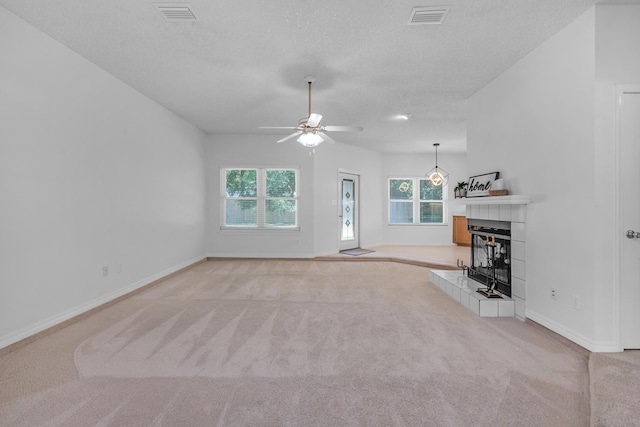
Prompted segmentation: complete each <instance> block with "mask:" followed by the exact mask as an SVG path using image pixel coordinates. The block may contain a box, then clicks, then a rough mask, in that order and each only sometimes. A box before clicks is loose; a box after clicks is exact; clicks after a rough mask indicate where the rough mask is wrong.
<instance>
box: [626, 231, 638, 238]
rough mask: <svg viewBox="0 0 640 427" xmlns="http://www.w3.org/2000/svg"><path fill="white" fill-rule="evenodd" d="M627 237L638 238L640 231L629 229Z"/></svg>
mask: <svg viewBox="0 0 640 427" xmlns="http://www.w3.org/2000/svg"><path fill="white" fill-rule="evenodd" d="M627 238H629V239H634V238H635V239H638V238H640V232H638V231H633V230H627Z"/></svg>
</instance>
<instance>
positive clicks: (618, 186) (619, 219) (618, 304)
mask: <svg viewBox="0 0 640 427" xmlns="http://www.w3.org/2000/svg"><path fill="white" fill-rule="evenodd" d="M615 88H616V95H615V96H616V98H615V138H614V151H615V158H614V167H615V170H616V171H617V173H616V174H615V177H614V198H615V211H616V212H615V215H614V221H615V225H614V229H615V230H616V233H615V236H614V244H615V256H614V260H615V261H614V262H615V268H614V271H613V276H614V277H613V285H614V286H613V289H612V291H613V293H614V298H613V304H614V307H613V309H614V313H615V314H614V316H613V320H614V331H613V332H614V341H615V342H616V343H617V347H618V350H619V351H623V350H624V343H623V333H622V332H623V327H624V324H623V314H624V313H623V309H624V304H623V301H622V298H623V293H624V292H623V286H624V284H623V283H622V269H623V262H622V254H623V249H622V245H623V242H624V239H623V235H624V233H625V232H626V230H625V224H624V223H623V207H622V180H623V175H624V174H623V171H622V169H621V167H620V165H621V161H620V155H621V150H622V141H621V135H620V126H621V108H620V107H621V105H622V97H623V96H624V95H625V94H628V93H636V94H640V84H617V85H615Z"/></svg>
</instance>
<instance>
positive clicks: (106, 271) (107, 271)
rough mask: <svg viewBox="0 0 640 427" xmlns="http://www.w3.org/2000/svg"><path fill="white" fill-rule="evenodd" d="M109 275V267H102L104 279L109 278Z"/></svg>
mask: <svg viewBox="0 0 640 427" xmlns="http://www.w3.org/2000/svg"><path fill="white" fill-rule="evenodd" d="M108 275H109V266H108V265H105V266H104V267H102V277H107V276H108Z"/></svg>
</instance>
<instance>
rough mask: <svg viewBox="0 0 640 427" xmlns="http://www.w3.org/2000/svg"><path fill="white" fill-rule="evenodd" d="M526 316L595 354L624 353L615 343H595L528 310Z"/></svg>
mask: <svg viewBox="0 0 640 427" xmlns="http://www.w3.org/2000/svg"><path fill="white" fill-rule="evenodd" d="M526 316H527V318H528V319H531V320H533V321H534V322H536V323H539V324H540V325H542V326H544V327H545V328H548V329H550V330H552V331H553V332H555V333H557V334H559V335H562V336H563V337H565V338H566V339H568V340H570V341H573V342H574V343H576V344H578V345H579V346H581V347H584V348H586V349H587V350H589V351H591V352H593V353H616V352H620V351H622V350H621V349H620V348H619V345H617V344H616V343H615V342H609V341H593V340H591V339H589V338H587V337H585V336H584V335H582V334H579V333H577V332H575V331H572V330H571V329H567V328H566V327H564V326H562V325H560V324H558V323H557V322H555V321H553V320H551V319H549V318H547V317H545V316H543V315H541V314H538V313H536V312H534V311H531V310H529V309H527V311H526Z"/></svg>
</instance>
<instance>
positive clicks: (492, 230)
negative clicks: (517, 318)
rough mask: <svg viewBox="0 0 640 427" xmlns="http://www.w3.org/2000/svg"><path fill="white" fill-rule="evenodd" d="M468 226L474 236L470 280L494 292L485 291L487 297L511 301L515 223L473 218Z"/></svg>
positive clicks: (472, 236)
mask: <svg viewBox="0 0 640 427" xmlns="http://www.w3.org/2000/svg"><path fill="white" fill-rule="evenodd" d="M467 225H468V229H469V232H470V233H471V259H470V261H471V262H470V265H469V269H468V275H469V278H470V279H473V280H475V281H476V282H478V283H480V284H481V285H483V286H486V287H487V288H488V289H489V290H490V291H489V292H487V291H482V292H483V294H485V295H486V296H487V297H499V296H500V294H502V295H506V296H508V297H510V296H511V222H509V221H494V220H483V219H473V218H470V219H468V220H467ZM491 290H492V291H497V293H496V292H491ZM479 292H480V291H479Z"/></svg>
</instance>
